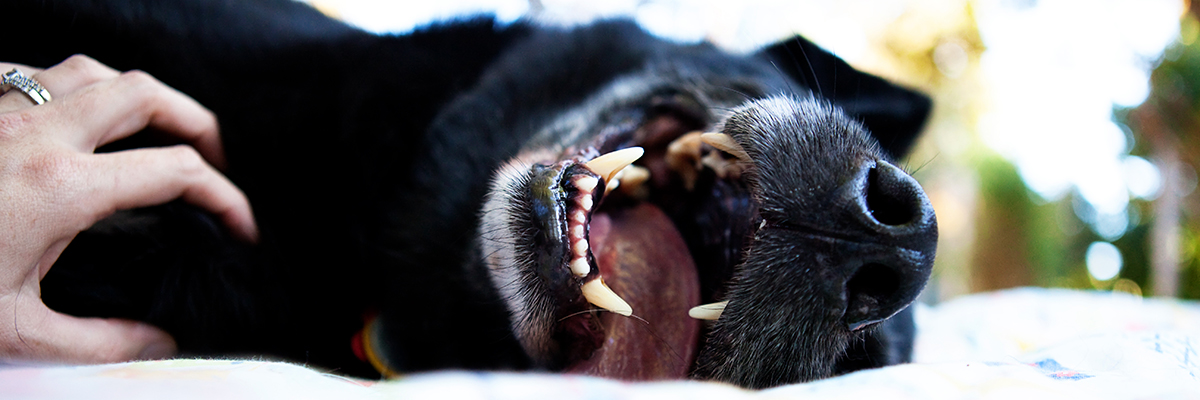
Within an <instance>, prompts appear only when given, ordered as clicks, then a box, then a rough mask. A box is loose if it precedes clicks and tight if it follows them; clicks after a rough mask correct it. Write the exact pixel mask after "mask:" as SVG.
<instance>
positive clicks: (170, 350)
mask: <svg viewBox="0 0 1200 400" xmlns="http://www.w3.org/2000/svg"><path fill="white" fill-rule="evenodd" d="M175 351H176V349H175V343H173V342H154V343H151V344H149V345H147V346H146V347H143V348H142V352H141V353H138V359H139V360H161V359H164V358H170V357H171V356H173V355H175Z"/></svg>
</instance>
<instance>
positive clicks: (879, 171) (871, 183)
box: [842, 160, 937, 330]
mask: <svg viewBox="0 0 1200 400" xmlns="http://www.w3.org/2000/svg"><path fill="white" fill-rule="evenodd" d="M849 186H850V188H852V189H851V190H850V191H848V193H852V195H853V196H856V197H857V198H856V199H854V201H850V202H848V203H847V204H849V205H850V207H849V208H850V209H849V210H848V211H849V212H850V213H853V214H856V217H857V218H855V219H857V220H859V221H861V222H862V223H863V224H864V225H865V228H866V230H868V231H871V232H872V233H873V235H872V237H873V239H871V240H868V241H867V242H868V243H862V244H856V245H853V246H850V247H851V248H849V249H848V250H850V252H851V253H857V254H855V255H851V257H849V258H848V260H852V261H849V262H847V263H846V264H845V265H843V268H844V270H843V271H844V275H843V276H845V277H846V278H845V282H844V286H843V289H842V290H843V293H842V295H843V296H844V297H843V298H844V299H845V302H846V303H845V304H846V311H845V314H844V316H843V320H844V322H845V323H846V325H847V327H849V328H850V329H851V330H858V329H861V328H863V327H867V326H870V325H873V324H874V323H876V322H880V321H883V320H885V319H887V318H888V317H891V316H892V315H894V314H895V313H897V312H899V311H900V310H902V309H904V307H906V306H908V304H909V303H912V301H913V300H915V299H916V297H917V295H919V294H920V292H921V290H922V289H923V288H924V287H925V282H926V281H927V280H928V279H929V274H930V272H931V270H932V267H933V257H934V253H935V251H936V247H937V219H936V217H935V216H934V212H933V207H932V206H931V205H930V202H929V198H928V197H927V196H926V195H925V191H924V190H922V189H921V186H920V185H919V184H918V183H917V181H916V180H915V179H913V178H912V177H911V176H909V175H908V174H907V173H905V172H904V171H902V170H901V169H900V168H897V167H895V166H893V165H892V164H890V163H888V162H886V161H882V160H878V161H872V162H870V163H867V164H866V165H864V166H863V169H862V170H860V172H859V173H858V174H857V175H856V177H855V181H854V182H853V183H852V184H851V185H849ZM872 242H873V243H872Z"/></svg>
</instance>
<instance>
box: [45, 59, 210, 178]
mask: <svg viewBox="0 0 1200 400" xmlns="http://www.w3.org/2000/svg"><path fill="white" fill-rule="evenodd" d="M51 105H52V106H54V107H58V108H59V110H61V111H62V112H64V113H65V115H64V116H63V117H64V118H60V119H59V120H60V121H64V122H63V123H65V124H70V125H69V126H66V127H64V128H65V129H62V130H61V131H60V132H61V133H60V135H62V136H61V137H62V138H63V139H64V140H67V142H68V143H71V144H72V145H74V146H76V147H77V148H78V149H79V150H81V151H92V150H94V149H95V148H96V147H100V146H103V145H105V144H108V143H111V142H113V141H115V140H118V139H122V138H125V137H128V136H129V135H132V134H134V133H136V132H138V131H141V130H142V129H144V128H146V127H152V128H155V129H157V130H160V131H162V132H165V133H167V134H169V135H171V136H174V137H175V138H177V139H180V140H183V141H184V142H187V143H188V144H190V145H192V147H195V148H196V150H198V151H199V152H200V154H202V155H204V158H205V159H207V160H208V161H209V162H210V163H211V164H212V165H215V166H217V167H218V168H222V169H223V168H225V153H224V150H223V149H222V146H221V137H220V133H219V130H218V127H217V118H216V116H215V115H213V113H212V112H211V111H209V110H208V109H206V108H204V106H201V105H200V103H197V102H196V101H195V100H193V99H192V98H191V97H188V96H187V95H184V94H183V93H180V92H179V91H177V90H175V89H172V88H170V87H168V86H167V85H165V84H163V83H162V82H159V81H158V80H157V79H155V78H154V77H152V76H150V75H149V74H147V73H145V72H141V71H129V72H125V73H122V74H120V75H119V76H117V77H116V78H113V79H109V80H105V81H102V82H99V83H96V84H93V85H90V86H87V87H84V88H82V89H80V90H79V91H78V92H76V93H75V94H74V96H72V97H68V98H64V99H63V100H62V101H58V102H56V103H52V104H51ZM78 132H86V133H88V134H87V135H82V136H81V135H78Z"/></svg>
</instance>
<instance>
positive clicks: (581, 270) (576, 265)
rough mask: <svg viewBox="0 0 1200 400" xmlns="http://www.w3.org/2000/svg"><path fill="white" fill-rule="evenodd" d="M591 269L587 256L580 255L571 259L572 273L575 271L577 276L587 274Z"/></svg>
mask: <svg viewBox="0 0 1200 400" xmlns="http://www.w3.org/2000/svg"><path fill="white" fill-rule="evenodd" d="M591 270H592V266H591V265H588V262H587V259H586V258H583V257H579V258H576V259H575V261H571V273H574V274H575V276H580V277H583V276H587V274H588V272H591Z"/></svg>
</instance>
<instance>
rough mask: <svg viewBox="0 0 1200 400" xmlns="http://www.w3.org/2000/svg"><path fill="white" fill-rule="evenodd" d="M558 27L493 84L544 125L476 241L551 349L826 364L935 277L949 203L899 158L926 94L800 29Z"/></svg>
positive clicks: (611, 362)
mask: <svg viewBox="0 0 1200 400" xmlns="http://www.w3.org/2000/svg"><path fill="white" fill-rule="evenodd" d="M556 35H558V36H553V35H547V36H546V37H543V38H534V39H532V40H530V42H529V43H526V44H525V45H526V46H531V48H530V49H527V50H531V51H530V52H528V53H522V52H520V51H517V52H514V53H515V54H520V55H521V56H520V57H509V58H505V59H502V60H500V62H499V64H498V67H497V68H496V70H495V71H493V72H492V73H491V74H490V76H487V77H485V79H484V80H483V84H482V87H484V88H488V87H489V86H490V87H493V89H492V90H493V92H491V94H481V95H480V96H479V97H482V98H487V99H491V100H489V101H490V102H491V103H495V104H497V105H502V106H503V107H499V108H498V109H497V110H495V112H496V113H497V115H496V116H495V118H498V119H503V120H505V121H507V122H506V123H505V126H508V127H511V129H512V130H513V132H517V133H511V134H512V135H513V136H514V137H525V138H527V140H525V142H524V143H525V145H524V146H523V148H522V149H521V151H520V153H519V154H518V155H517V156H516V157H514V158H513V159H511V160H509V161H508V162H507V163H505V164H504V166H503V167H502V168H501V169H500V170H499V171H498V172H497V174H496V176H495V180H494V182H493V185H492V188H491V191H490V193H489V195H488V197H487V199H486V203H485V206H484V207H483V212H482V216H481V217H482V222H481V225H480V232H479V237H480V241H479V246H480V254H481V257H482V258H483V262H484V263H485V264H486V266H487V268H488V270H489V271H490V276H491V279H492V282H493V284H494V286H495V287H496V288H497V289H498V291H499V292H500V294H501V295H502V297H503V299H504V301H505V302H506V304H507V306H508V310H509V311H510V312H511V317H512V328H513V331H514V333H515V334H516V336H517V338H518V340H519V341H520V342H521V345H522V346H523V348H524V349H525V351H526V352H527V353H528V354H529V356H530V357H531V358H532V359H533V360H534V361H535V363H537V364H539V365H541V366H543V367H545V368H548V369H554V370H566V371H572V372H587V373H595V374H601V375H606V376H615V377H628V378H666V377H683V376H688V375H691V376H695V377H699V378H711V379H718V380H723V381H729V382H733V383H737V384H740V385H744V386H749V387H765V386H772V385H776V384H782V383H790V382H797V381H805V380H811V379H816V378H821V377H826V376H830V375H831V374H834V373H835V372H837V371H836V370H835V366H836V365H837V363H838V361H839V359H840V358H841V357H843V356H845V354H846V352H847V349H848V348H849V347H850V346H851V344H852V343H853V342H854V341H856V340H860V341H861V340H863V339H862V338H863V337H864V336H865V335H870V334H871V332H872V329H873V327H875V326H876V325H878V324H879V323H880V322H882V321H884V320H886V319H888V318H889V317H891V316H892V315H894V314H896V313H897V312H899V311H900V310H902V309H904V308H905V307H907V306H908V305H909V303H911V302H912V301H913V300H914V299H915V298H916V296H917V295H918V293H919V292H920V291H921V289H922V288H923V287H924V285H925V282H926V280H927V279H928V276H929V273H930V269H931V266H932V264H933V258H934V252H935V247H936V241H937V227H936V220H935V217H934V213H933V210H932V208H931V207H930V204H929V201H928V199H927V198H926V197H925V195H924V193H923V192H922V190H921V188H920V186H919V185H918V184H917V182H916V181H915V180H914V179H913V178H911V177H910V176H909V175H908V174H906V173H905V172H904V171H902V170H901V169H900V168H898V167H896V166H895V165H894V164H893V160H894V157H896V156H899V155H902V154H904V153H905V152H906V151H907V149H908V148H909V147H910V146H911V144H912V142H913V139H914V137H915V136H916V134H917V132H918V131H919V129H920V127H921V125H922V124H923V122H924V119H925V116H926V114H927V112H928V109H929V102H928V100H927V99H926V98H925V97H923V96H921V95H919V94H916V93H914V92H911V91H909V90H906V89H902V88H899V87H897V86H894V85H891V84H889V83H887V82H885V81H883V80H881V79H879V78H876V77H873V76H870V75H866V74H863V73H861V72H858V71H856V70H854V69H853V68H851V67H849V66H848V65H846V64H845V63H844V62H842V61H841V60H840V59H837V58H836V57H834V56H833V55H831V54H829V53H827V52H825V51H823V50H821V49H819V48H817V47H816V46H814V45H812V44H811V43H808V42H806V41H804V40H803V39H800V38H796V39H793V40H789V41H785V42H782V43H780V44H777V45H775V46H771V47H769V48H767V49H764V50H763V51H761V52H759V53H756V54H752V55H748V56H735V55H729V54H726V53H723V52H721V51H718V50H717V49H715V48H713V47H711V46H709V45H694V46H685V45H677V44H670V43H665V42H661V41H658V40H656V39H652V38H650V37H649V36H647V35H645V34H644V33H642V32H641V31H639V30H637V29H636V28H633V27H632V26H630V25H628V24H624V23H603V24H599V25H597V26H595V27H592V28H588V29H583V30H579V31H575V32H573V33H569V34H563V33H556ZM533 49H536V51H533ZM521 74H528V75H526V76H524V79H523V80H522V79H517V76H518V75H521ZM530 76H533V77H534V78H529V77H530ZM529 80H534V81H536V82H534V83H532V84H518V83H520V82H526V81H529ZM520 132H525V133H520ZM603 310H607V311H610V312H603ZM689 313H690V314H691V315H689ZM697 318H699V319H697ZM701 319H703V320H710V322H704V321H702V320H701Z"/></svg>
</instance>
